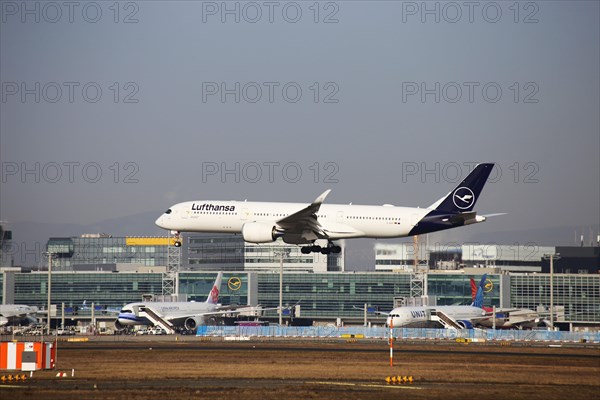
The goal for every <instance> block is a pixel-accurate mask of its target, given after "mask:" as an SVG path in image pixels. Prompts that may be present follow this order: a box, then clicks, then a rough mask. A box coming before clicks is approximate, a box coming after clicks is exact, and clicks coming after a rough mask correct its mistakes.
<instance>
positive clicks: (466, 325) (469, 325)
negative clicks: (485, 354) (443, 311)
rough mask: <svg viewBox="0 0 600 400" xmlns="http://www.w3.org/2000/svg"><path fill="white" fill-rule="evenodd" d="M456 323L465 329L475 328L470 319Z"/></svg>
mask: <svg viewBox="0 0 600 400" xmlns="http://www.w3.org/2000/svg"><path fill="white" fill-rule="evenodd" d="M456 323H457V324H458V325H460V327H461V328H463V329H473V324H472V323H471V321H469V320H468V319H463V320H460V321H456Z"/></svg>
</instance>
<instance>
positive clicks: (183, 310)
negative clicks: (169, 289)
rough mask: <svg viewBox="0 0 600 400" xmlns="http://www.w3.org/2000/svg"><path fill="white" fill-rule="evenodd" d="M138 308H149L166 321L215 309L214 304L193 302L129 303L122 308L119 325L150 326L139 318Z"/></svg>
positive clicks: (118, 318)
mask: <svg viewBox="0 0 600 400" xmlns="http://www.w3.org/2000/svg"><path fill="white" fill-rule="evenodd" d="M140 307H150V308H151V309H152V310H153V311H154V312H157V313H158V314H159V315H160V316H161V317H162V318H164V319H167V320H173V319H178V318H184V317H188V316H194V315H197V314H203V313H207V312H211V311H214V310H216V309H217V306H216V305H214V304H210V303H204V302H193V301H189V302H181V301H179V302H146V303H130V304H127V305H125V306H124V307H123V309H122V310H121V312H120V313H119V316H118V317H117V320H118V321H119V323H120V324H121V325H129V326H132V325H152V323H151V322H150V321H149V320H148V319H147V318H145V317H142V316H140Z"/></svg>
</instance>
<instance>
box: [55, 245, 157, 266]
mask: <svg viewBox="0 0 600 400" xmlns="http://www.w3.org/2000/svg"><path fill="white" fill-rule="evenodd" d="M168 240H169V239H168V238H166V237H146V238H144V237H139V238H137V237H109V236H98V237H70V238H50V240H48V245H47V249H48V251H49V252H51V253H53V256H52V269H53V270H54V271H72V270H73V269H76V268H77V267H82V266H94V265H105V264H121V263H123V264H140V265H146V266H165V265H167V244H168Z"/></svg>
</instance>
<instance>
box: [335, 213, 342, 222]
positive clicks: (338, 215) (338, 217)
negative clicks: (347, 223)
mask: <svg viewBox="0 0 600 400" xmlns="http://www.w3.org/2000/svg"><path fill="white" fill-rule="evenodd" d="M335 221H336V222H338V223H340V224H343V223H344V212H343V211H338V212H337V214H336V217H335Z"/></svg>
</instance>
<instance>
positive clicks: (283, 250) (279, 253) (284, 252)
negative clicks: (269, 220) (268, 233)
mask: <svg viewBox="0 0 600 400" xmlns="http://www.w3.org/2000/svg"><path fill="white" fill-rule="evenodd" d="M283 246H285V245H283V244H282V247H281V248H280V249H277V250H275V251H273V253H274V254H275V255H276V256H279V326H281V325H283V256H284V255H287V254H289V253H290V250H289V249H286V248H285V247H283Z"/></svg>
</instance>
